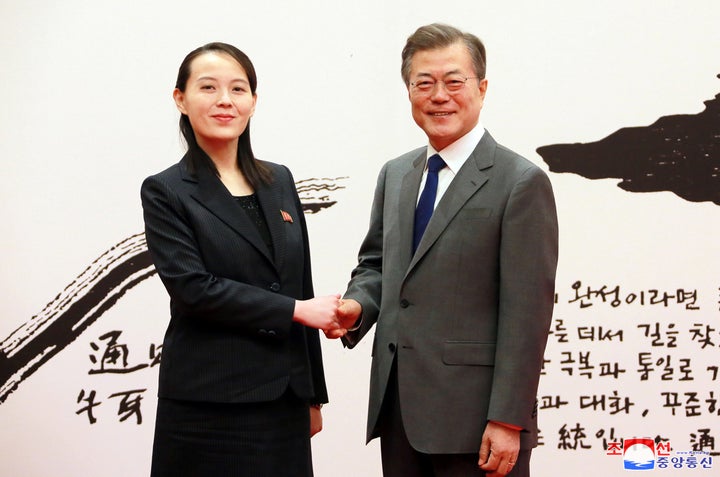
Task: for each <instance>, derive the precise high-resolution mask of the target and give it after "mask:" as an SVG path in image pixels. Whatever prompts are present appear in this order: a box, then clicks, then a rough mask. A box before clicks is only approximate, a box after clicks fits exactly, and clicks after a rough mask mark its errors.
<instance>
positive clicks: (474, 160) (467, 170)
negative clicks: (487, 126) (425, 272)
mask: <svg viewBox="0 0 720 477" xmlns="http://www.w3.org/2000/svg"><path fill="white" fill-rule="evenodd" d="M496 147H497V143H496V142H495V140H494V139H493V138H492V136H490V133H488V132H487V131H485V134H483V137H482V139H481V140H480V142H479V143H478V145H477V146H476V147H475V150H474V151H473V153H472V154H471V155H470V157H469V158H468V159H467V161H465V164H463V166H462V167H461V168H460V170H459V171H458V173H457V175H456V176H455V178H454V179H453V181H452V182H451V183H450V186H449V187H448V189H447V190H446V191H445V194H444V195H443V196H442V199H440V202H439V203H438V205H437V207H436V208H435V211H434V212H433V215H432V217H430V222H429V223H428V226H427V229H425V234H424V235H423V238H422V240H421V241H420V244H419V245H418V249H417V251H416V252H415V255H414V256H413V257H412V261H411V263H410V268H412V267H413V266H415V264H416V263H417V262H418V261H419V260H420V259H421V258H422V256H423V255H425V253H427V251H428V250H429V249H430V248H431V247H432V246H433V244H434V243H435V242H436V241H437V239H438V237H440V235H441V234H442V232H443V231H444V230H445V229H446V228H447V226H448V224H449V223H450V222H451V221H452V219H453V218H454V217H455V216H456V215H457V213H458V212H459V211H460V210H461V209H462V208H463V206H464V205H465V204H466V203H467V201H468V199H470V197H472V196H473V195H474V194H475V193H476V192H477V191H478V190H479V189H480V188H481V187H482V186H483V185H484V184H485V182H487V180H488V177H487V175H486V174H485V172H483V171H484V170H485V169H487V168H489V167H491V166H492V165H493V163H494V161H495V148H496ZM421 173H422V169H421ZM410 229H412V222H411V226H410Z"/></svg>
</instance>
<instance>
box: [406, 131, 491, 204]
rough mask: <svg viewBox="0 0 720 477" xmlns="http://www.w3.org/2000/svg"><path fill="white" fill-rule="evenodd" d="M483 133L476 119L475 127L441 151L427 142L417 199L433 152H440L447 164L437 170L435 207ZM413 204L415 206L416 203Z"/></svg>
mask: <svg viewBox="0 0 720 477" xmlns="http://www.w3.org/2000/svg"><path fill="white" fill-rule="evenodd" d="M483 134H485V128H484V127H483V125H482V124H481V123H480V121H478V123H477V124H476V125H475V127H474V128H472V129H471V130H470V131H469V132H468V133H467V134H465V135H464V136H463V137H461V138H460V139H458V140H457V141H455V142H454V143H452V144H450V145H449V146H448V147H446V148H445V149H443V150H442V151H436V150H435V148H434V147H432V146H431V145H429V144H428V148H427V157H426V158H425V171H424V172H423V176H422V180H421V181H420V189H419V190H418V196H417V201H420V193H421V192H422V190H423V187H425V180H426V179H427V172H428V169H427V159H428V158H429V157H430V156H432V155H433V154H440V157H442V159H443V161H445V164H447V167H443V168H442V169H440V172H438V188H437V196H435V205H434V207H437V205H438V203H439V202H440V199H442V196H443V194H445V191H447V189H448V187H450V183H451V182H452V181H453V179H454V178H455V174H457V173H458V171H459V170H460V168H461V167H462V166H463V164H465V161H467V159H468V157H470V154H472V152H473V151H474V150H475V147H477V145H478V143H479V142H480V139H482V137H483ZM415 205H416V206H417V203H416V204H415ZM434 207H433V208H434Z"/></svg>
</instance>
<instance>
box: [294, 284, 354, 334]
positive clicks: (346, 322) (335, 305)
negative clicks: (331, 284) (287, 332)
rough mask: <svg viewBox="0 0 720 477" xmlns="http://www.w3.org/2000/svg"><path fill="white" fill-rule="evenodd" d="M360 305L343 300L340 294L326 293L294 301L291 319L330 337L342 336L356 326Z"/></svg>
mask: <svg viewBox="0 0 720 477" xmlns="http://www.w3.org/2000/svg"><path fill="white" fill-rule="evenodd" d="M361 313H362V306H361V305H360V303H358V302H357V301H355V300H352V299H349V300H343V299H341V298H340V295H328V296H319V297H315V298H311V299H309V300H297V301H295V311H294V313H293V321H297V322H298V323H301V324H303V325H305V326H309V327H311V328H317V329H319V330H323V332H324V333H325V336H327V337H328V338H330V339H337V338H342V337H343V336H345V334H346V333H347V332H348V331H349V330H352V329H353V327H355V326H356V323H357V321H358V320H359V319H360V315H361Z"/></svg>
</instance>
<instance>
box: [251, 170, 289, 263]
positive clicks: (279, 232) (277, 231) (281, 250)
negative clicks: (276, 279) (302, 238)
mask: <svg viewBox="0 0 720 477" xmlns="http://www.w3.org/2000/svg"><path fill="white" fill-rule="evenodd" d="M274 179H275V180H274V181H273V182H272V183H270V184H269V185H263V186H260V187H258V190H257V191H256V193H257V197H258V202H260V209H261V210H262V213H263V216H264V217H265V222H266V223H267V226H268V229H269V230H270V237H272V243H273V251H274V255H275V260H274V261H275V266H276V267H277V269H278V270H279V269H280V268H282V265H283V262H284V261H285V253H286V250H287V249H286V245H287V238H286V228H285V223H284V222H283V220H281V218H282V215H281V210H282V188H281V187H280V178H279V177H277V174H276V175H275V177H274ZM294 220H299V219H298V218H297V217H295V218H294ZM266 250H267V247H266Z"/></svg>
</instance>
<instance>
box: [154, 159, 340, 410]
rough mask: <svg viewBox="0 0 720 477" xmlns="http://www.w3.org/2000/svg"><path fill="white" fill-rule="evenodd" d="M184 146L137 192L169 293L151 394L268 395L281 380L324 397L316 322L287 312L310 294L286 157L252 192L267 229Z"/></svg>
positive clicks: (198, 397)
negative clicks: (193, 162) (305, 322)
mask: <svg viewBox="0 0 720 477" xmlns="http://www.w3.org/2000/svg"><path fill="white" fill-rule="evenodd" d="M188 164H189V156H188V155H186V156H185V157H184V158H183V159H182V160H181V161H180V162H179V163H178V164H175V165H174V166H172V167H170V168H168V169H167V170H165V171H163V172H161V173H159V174H156V175H154V176H151V177H148V178H147V179H146V180H145V181H144V182H143V185H142V189H141V197H142V205H143V211H144V218H145V234H146V237H147V244H148V249H149V250H150V254H151V256H152V259H153V262H154V263H155V266H156V268H157V271H158V275H159V276H160V278H161V280H162V282H163V284H164V285H165V288H166V289H167V291H168V293H169V294H170V324H169V326H168V329H167V332H166V333H165V339H164V342H163V349H162V360H161V364H160V381H159V391H158V395H159V397H161V398H171V399H182V400H192V401H208V402H226V403H229V402H234V403H240V402H257V401H269V400H273V399H275V398H277V397H279V396H280V395H282V394H283V393H284V392H285V391H286V390H287V388H288V386H289V387H290V388H291V389H292V390H293V391H294V392H295V394H296V395H297V396H299V397H300V398H302V399H304V400H307V401H308V402H309V403H311V404H315V403H324V402H327V389H326V386H325V378H324V373H323V365H322V356H321V350H320V339H319V334H318V331H317V330H315V329H311V328H307V327H305V326H302V325H300V324H298V323H296V322H293V321H292V316H293V311H294V307H295V300H296V299H308V298H311V297H312V296H313V288H312V275H311V268H310V253H309V246H308V236H307V228H306V224H305V217H304V215H303V211H302V206H301V204H300V200H299V198H298V195H297V191H296V189H295V183H294V181H293V177H292V175H291V173H290V171H289V170H288V169H287V167H284V166H280V165H277V164H272V163H268V162H265V163H264V164H266V165H267V166H268V167H269V168H270V169H271V171H272V174H273V182H272V183H271V184H270V185H267V186H259V187H257V190H256V194H257V197H258V201H259V203H260V206H261V209H262V213H263V214H264V217H265V220H266V221H267V225H268V228H269V231H270V235H271V237H272V244H273V250H268V247H267V245H266V244H265V242H263V240H262V238H261V235H260V233H259V232H258V230H257V227H256V225H255V224H254V223H252V222H251V220H250V219H249V218H248V216H247V213H246V212H245V211H244V210H243V209H242V208H241V207H240V205H239V204H237V203H236V201H235V199H234V198H233V197H232V196H231V195H230V193H229V192H228V190H227V189H226V188H225V186H224V185H223V184H222V182H220V179H219V178H218V177H217V175H215V174H214V173H213V172H211V171H210V170H209V169H208V168H207V167H200V168H199V170H198V171H197V172H196V173H190V172H189V169H188Z"/></svg>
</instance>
